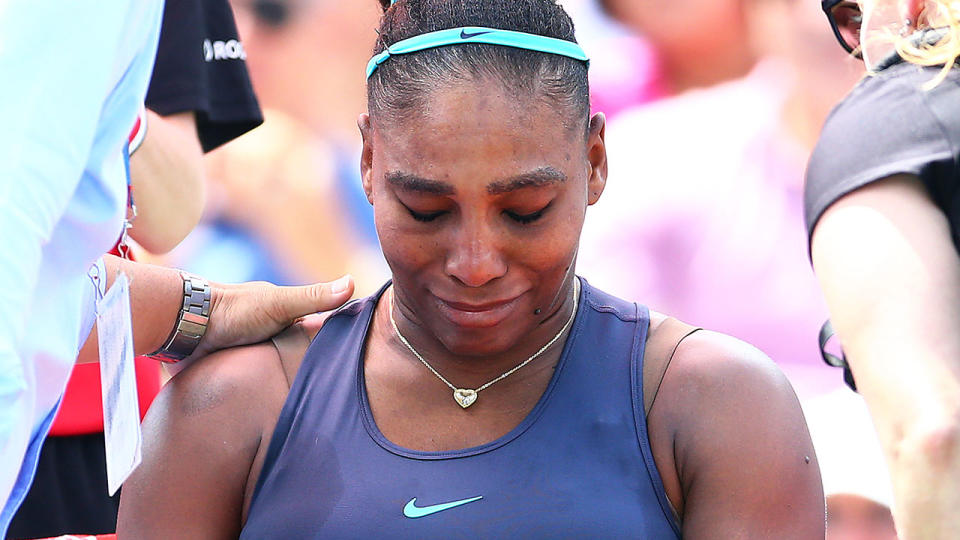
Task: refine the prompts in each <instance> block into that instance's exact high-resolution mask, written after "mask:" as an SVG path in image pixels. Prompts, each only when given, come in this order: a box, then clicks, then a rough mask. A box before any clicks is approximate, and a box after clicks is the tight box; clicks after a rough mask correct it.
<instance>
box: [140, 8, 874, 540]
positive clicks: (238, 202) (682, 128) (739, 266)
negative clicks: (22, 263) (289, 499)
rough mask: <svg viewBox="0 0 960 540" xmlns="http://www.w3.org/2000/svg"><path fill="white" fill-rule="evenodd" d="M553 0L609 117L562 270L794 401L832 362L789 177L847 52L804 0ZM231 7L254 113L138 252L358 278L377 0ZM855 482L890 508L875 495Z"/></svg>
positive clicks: (216, 266) (848, 82) (195, 266)
mask: <svg viewBox="0 0 960 540" xmlns="http://www.w3.org/2000/svg"><path fill="white" fill-rule="evenodd" d="M562 3H563V5H564V7H565V8H566V9H567V10H568V11H569V12H570V13H571V15H572V17H573V18H574V21H575V22H576V23H577V27H578V35H579V36H580V40H581V43H582V45H583V46H584V48H585V49H586V50H587V52H588V54H589V55H590V56H591V58H592V60H591V88H592V93H593V95H592V104H593V108H594V110H595V111H601V112H604V113H606V114H607V118H608V120H609V124H608V130H607V141H608V152H609V162H610V175H609V178H608V182H607V187H606V192H605V194H604V196H603V197H602V198H601V200H600V202H599V203H598V204H597V205H596V206H595V207H593V208H591V209H590V210H588V212H587V221H586V225H585V231H584V235H583V238H582V242H581V251H580V256H579V260H578V273H579V274H580V275H582V276H583V277H585V278H586V279H587V280H588V281H590V282H591V283H592V284H594V285H596V286H598V287H600V288H602V289H605V290H608V291H609V292H611V293H614V294H617V295H619V296H623V297H626V298H629V299H631V300H636V301H639V302H642V303H645V304H647V305H649V306H650V307H651V308H652V309H654V310H657V311H661V312H667V313H670V314H672V315H673V316H676V317H678V318H680V319H682V320H685V321H687V322H689V323H692V324H696V325H698V326H703V327H707V328H711V329H715V330H718V331H722V332H725V333H728V334H732V335H734V336H736V337H738V338H741V339H743V340H745V341H747V342H749V343H752V344H755V345H756V346H757V347H759V348H760V349H762V350H763V351H764V352H765V353H767V354H768V355H769V356H770V357H772V358H773V359H774V360H775V361H776V362H777V363H778V364H779V365H780V366H781V368H782V369H783V370H784V372H785V373H786V374H787V376H788V378H789V379H790V380H791V382H792V383H793V385H794V387H795V388H796V390H797V393H798V395H799V397H800V398H801V400H803V401H809V400H814V401H816V400H815V399H814V398H816V399H821V398H820V397H818V396H822V395H824V394H828V393H830V392H832V391H835V390H836V389H837V388H838V387H839V386H841V385H842V381H841V378H840V376H839V374H838V373H836V372H834V371H831V370H829V368H827V367H826V366H824V365H823V363H822V360H821V358H820V352H819V350H818V343H817V333H818V330H819V328H820V325H821V324H822V323H823V321H824V320H825V319H826V318H827V311H826V307H825V304H824V301H823V299H822V296H821V293H820V291H819V288H818V286H817V283H816V281H815V279H814V275H813V272H812V270H811V269H810V264H809V260H808V246H807V240H806V234H805V231H804V228H803V219H802V204H803V203H802V182H803V173H804V167H805V164H806V162H807V159H808V156H809V153H810V151H811V150H812V148H813V145H814V143H815V141H816V138H817V136H818V134H819V131H820V127H821V125H822V123H823V121H824V119H825V118H826V116H827V114H828V113H829V111H830V108H831V107H832V106H833V105H834V104H835V103H836V102H838V101H839V100H840V98H841V97H842V96H843V95H844V94H845V93H846V92H847V91H848V90H849V89H850V88H851V87H852V85H853V84H854V83H855V82H856V80H857V78H858V76H859V74H860V73H862V67H861V66H858V65H857V64H856V62H855V60H854V59H853V58H851V57H850V56H848V55H845V54H844V53H843V51H842V50H841V49H840V48H839V47H837V46H836V43H835V42H834V38H833V36H832V35H830V33H829V31H827V29H826V27H825V24H824V21H823V16H822V13H820V9H819V5H818V3H816V2H813V1H812V0H808V1H804V0H644V1H637V0H564V1H563V2H562ZM232 7H233V9H234V13H235V17H236V21H237V26H238V30H239V34H240V38H241V40H242V47H243V51H245V54H246V63H247V68H248V70H249V72H250V76H251V79H252V81H253V86H254V90H255V92H256V95H257V98H258V100H259V102H260V106H261V108H262V109H263V113H264V119H265V121H264V123H263V125H262V126H260V127H259V128H257V129H255V130H254V131H252V132H251V133H249V134H246V135H244V136H243V137H241V138H239V139H238V140H236V141H234V142H232V143H230V144H228V145H225V146H223V147H222V148H220V149H218V150H216V151H214V152H211V153H210V154H208V155H207V156H206V158H205V165H206V168H207V171H206V179H207V182H208V186H207V192H208V202H207V206H206V208H205V210H204V214H203V217H202V220H201V223H200V225H199V226H198V227H197V228H196V229H195V230H194V231H193V232H192V233H191V234H190V235H189V236H188V237H187V238H186V240H184V241H183V242H182V243H180V245H178V246H177V247H176V248H174V249H173V250H172V251H170V252H168V253H150V252H148V251H146V250H145V249H143V248H139V247H135V250H136V252H137V255H138V257H139V258H140V259H141V260H145V261H154V262H158V263H161V264H164V265H169V266H175V267H179V268H183V269H186V270H188V271H191V272H196V273H198V274H201V275H203V276H205V277H207V278H209V279H211V280H215V281H220V282H241V281H249V280H267V281H272V282H275V283H279V284H301V283H310V282H315V281H329V280H332V279H335V278H336V277H338V276H340V275H342V274H345V273H350V274H352V275H353V276H354V278H355V279H356V284H357V287H356V295H357V296H364V295H367V294H370V293H372V292H373V291H374V290H375V289H376V288H378V287H379V286H380V285H381V284H382V282H383V281H384V280H385V279H387V278H388V277H389V271H388V268H387V267H386V263H385V262H384V261H383V259H382V257H381V256H380V252H379V247H378V245H377V239H376V234H375V230H374V223H373V213H372V210H371V208H370V205H369V204H368V202H367V201H366V198H365V196H364V193H363V191H362V189H361V184H360V178H359V167H358V163H359V153H360V137H359V135H358V130H357V126H356V120H357V115H358V114H359V113H360V112H362V111H363V110H365V95H366V94H365V90H364V72H363V69H362V68H363V66H364V65H365V64H366V62H367V60H368V58H369V56H370V52H371V48H372V44H373V41H374V38H375V35H374V30H373V29H374V28H376V26H377V24H376V21H377V18H378V17H379V16H380V10H379V9H378V7H377V5H376V3H375V2H374V1H373V0H368V1H351V2H337V1H333V0H233V2H232ZM135 226H136V225H135V224H134V227H135ZM653 261H657V264H653ZM844 406H846V405H844ZM831 410H833V409H831ZM828 416H829V415H828ZM858 422H859V424H858V425H860V426H861V427H863V428H864V432H870V431H871V428H870V426H869V421H868V420H867V419H866V418H865V416H864V417H863V418H861V419H859V420H858ZM822 429H828V428H822ZM816 431H817V430H816V429H815V430H814V432H815V434H816ZM841 431H844V430H841ZM818 450H819V447H818ZM826 451H827V452H831V453H832V455H842V454H844V452H845V450H844V449H839V450H826ZM828 460H829V458H825V457H824V456H821V463H822V464H823V463H827V462H828ZM839 469H840V470H845V468H844V467H840V468H839ZM823 472H824V474H825V475H827V474H829V473H830V470H829V469H828V468H826V467H825V468H824V471H823ZM878 474H881V475H882V473H878ZM867 476H870V474H869V473H868V474H867ZM826 481H827V480H826V478H825V482H826ZM828 491H829V490H828ZM841 491H842V490H841ZM856 494H857V493H856V491H855V490H854V493H852V494H848V495H850V496H854V495H856ZM828 495H830V493H828ZM841 495H842V493H841ZM865 499H867V500H869V501H871V502H875V503H877V504H879V505H880V507H881V511H880V512H881V514H882V515H883V516H886V517H884V518H883V519H887V518H888V517H889V510H883V509H884V508H886V507H887V506H888V505H889V502H888V499H889V498H888V497H887V496H886V495H884V496H869V497H867V496H865ZM884 511H886V514H883V512H884ZM835 530H837V531H839V530H840V528H839V527H837V528H835ZM851 537H852V536H851ZM873 537H874V538H880V536H873ZM835 538H840V536H835Z"/></svg>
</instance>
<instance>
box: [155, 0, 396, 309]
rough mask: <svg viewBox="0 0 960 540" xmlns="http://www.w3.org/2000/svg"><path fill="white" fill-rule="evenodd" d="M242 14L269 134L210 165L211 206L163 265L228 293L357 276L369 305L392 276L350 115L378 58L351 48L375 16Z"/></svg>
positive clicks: (270, 5)
mask: <svg viewBox="0 0 960 540" xmlns="http://www.w3.org/2000/svg"><path fill="white" fill-rule="evenodd" d="M234 4H235V9H236V13H237V22H238V26H239V29H240V32H241V35H243V36H244V50H245V51H246V52H247V61H248V65H249V68H250V73H251V78H252V79H253V83H254V87H255V88H256V90H257V94H258V97H259V98H260V101H261V103H262V104H263V106H264V109H265V117H266V122H265V125H264V126H263V127H261V128H260V129H259V130H258V131H257V132H255V133H252V134H251V135H250V136H248V137H246V138H245V140H242V141H239V142H238V144H236V145H231V146H230V147H227V148H225V149H224V150H223V151H220V152H217V153H216V154H215V155H213V156H211V157H212V159H211V160H210V161H209V163H208V165H209V167H208V179H209V187H210V199H211V200H210V205H209V206H208V208H207V211H206V213H205V215H204V217H203V220H202V222H201V224H200V226H199V227H198V228H197V230H196V231H194V233H193V234H191V235H190V236H189V237H188V238H187V240H186V241H185V242H184V243H183V244H182V245H181V246H179V247H178V248H177V249H176V250H174V251H173V252H172V253H171V254H170V256H169V257H168V258H166V259H164V260H165V261H166V262H168V263H171V264H175V265H178V266H181V267H184V268H188V269H190V270H191V271H195V272H198V273H201V274H203V275H209V276H214V277H216V278H217V279H219V280H222V281H245V280H250V279H260V280H268V281H274V282H279V283H288V284H293V283H304V282H311V281H315V280H321V279H329V278H331V277H333V276H337V275H341V274H343V273H344V272H345V271H346V268H351V269H352V270H353V273H354V274H356V275H355V278H356V281H357V284H358V288H359V289H358V290H360V291H362V292H363V293H368V292H370V291H371V290H372V288H373V287H375V283H378V282H379V281H380V280H381V279H382V278H383V276H384V275H385V269H384V263H383V262H382V257H381V256H380V254H379V249H378V247H377V245H376V237H375V234H374V232H373V230H372V227H371V225H370V224H369V223H370V220H369V215H370V211H369V205H368V204H367V203H366V200H365V199H364V198H363V193H362V191H361V189H360V179H359V177H358V176H357V173H356V163H357V160H358V159H359V149H358V147H357V145H356V143H355V142H354V141H353V139H352V133H353V130H354V129H355V125H354V119H352V118H349V117H348V116H345V115H344V111H345V110H350V111H353V110H356V109H355V108H352V107H350V103H353V102H356V101H357V99H356V97H355V96H356V95H358V94H359V93H360V92H361V91H362V84H363V74H362V70H356V66H357V65H361V64H362V62H361V60H360V58H363V57H365V56H366V55H367V51H366V50H364V49H361V48H360V47H358V46H356V45H352V44H353V43H357V42H358V41H362V39H359V36H360V32H361V30H360V29H361V28H363V29H368V28H370V27H371V26H372V24H373V20H374V18H373V14H374V10H373V9H371V8H370V6H364V5H363V3H362V2H330V1H328V0H290V1H287V0H276V1H256V2H235V3H234ZM351 59H352V60H353V63H351V64H350V65H351V66H352V67H353V69H348V68H347V67H346V66H347V62H351ZM318 242H320V243H321V245H322V246H323V247H322V249H316V246H317V243H318ZM368 276H373V278H368Z"/></svg>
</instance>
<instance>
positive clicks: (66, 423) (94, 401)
mask: <svg viewBox="0 0 960 540" xmlns="http://www.w3.org/2000/svg"><path fill="white" fill-rule="evenodd" d="M110 254H111V255H118V256H119V255H120V253H119V252H118V251H117V248H116V246H114V248H113V250H112V251H111V252H110ZM135 365H136V372H137V399H138V400H139V402H140V419H141V420H142V419H143V417H144V415H146V414H147V409H149V408H150V404H151V403H153V398H155V397H157V394H158V393H159V392H160V362H157V361H156V360H153V359H150V358H147V357H145V356H138V357H137V359H136V361H135ZM102 431H103V399H102V398H101V397H100V364H97V363H93V364H77V365H76V366H74V367H73V373H71V374H70V380H69V381H67V390H66V392H64V394H63V400H62V402H61V404H60V411H59V412H57V417H56V418H54V420H53V425H52V426H51V427H50V435H53V436H57V437H68V436H72V435H88V434H90V433H100V432H102Z"/></svg>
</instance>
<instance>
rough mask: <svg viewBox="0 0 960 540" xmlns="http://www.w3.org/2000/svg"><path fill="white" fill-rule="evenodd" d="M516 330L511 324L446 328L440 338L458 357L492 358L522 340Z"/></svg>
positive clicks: (445, 346)
mask: <svg viewBox="0 0 960 540" xmlns="http://www.w3.org/2000/svg"><path fill="white" fill-rule="evenodd" d="M507 328H510V329H511V330H512V331H510V330H507ZM516 328H517V326H516V325H509V324H505V325H503V326H500V325H498V326H496V327H491V328H480V329H475V328H471V329H464V328H453V329H451V328H444V329H443V330H442V331H441V332H439V333H438V336H439V337H440V342H441V343H442V344H443V346H444V348H446V349H447V350H448V351H450V352H451V353H453V354H455V355H457V356H491V355H495V354H500V353H503V352H504V351H506V350H508V349H509V348H510V347H512V346H513V345H515V344H516V343H517V342H518V341H520V340H521V339H522V334H520V333H517V332H516Z"/></svg>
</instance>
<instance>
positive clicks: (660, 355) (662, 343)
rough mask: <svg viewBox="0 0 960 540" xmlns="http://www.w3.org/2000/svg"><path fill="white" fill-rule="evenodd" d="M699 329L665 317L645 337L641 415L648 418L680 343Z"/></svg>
mask: <svg viewBox="0 0 960 540" xmlns="http://www.w3.org/2000/svg"><path fill="white" fill-rule="evenodd" d="M697 330H700V328H698V327H696V326H691V325H689V324H687V323H684V322H681V321H679V320H677V319H674V318H673V317H667V318H666V319H665V320H663V321H662V322H661V323H660V324H659V325H657V327H656V328H651V329H650V332H649V334H648V335H647V345H646V349H645V353H644V355H643V413H644V416H650V409H651V408H652V407H653V402H654V401H656V399H657V393H658V392H660V385H661V383H663V377H664V375H666V374H667V368H669V367H670V362H671V361H672V360H673V355H674V353H676V352H677V347H679V346H680V342H682V341H683V340H684V339H686V338H687V336H689V335H690V334H693V333H694V332H696V331H697Z"/></svg>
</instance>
